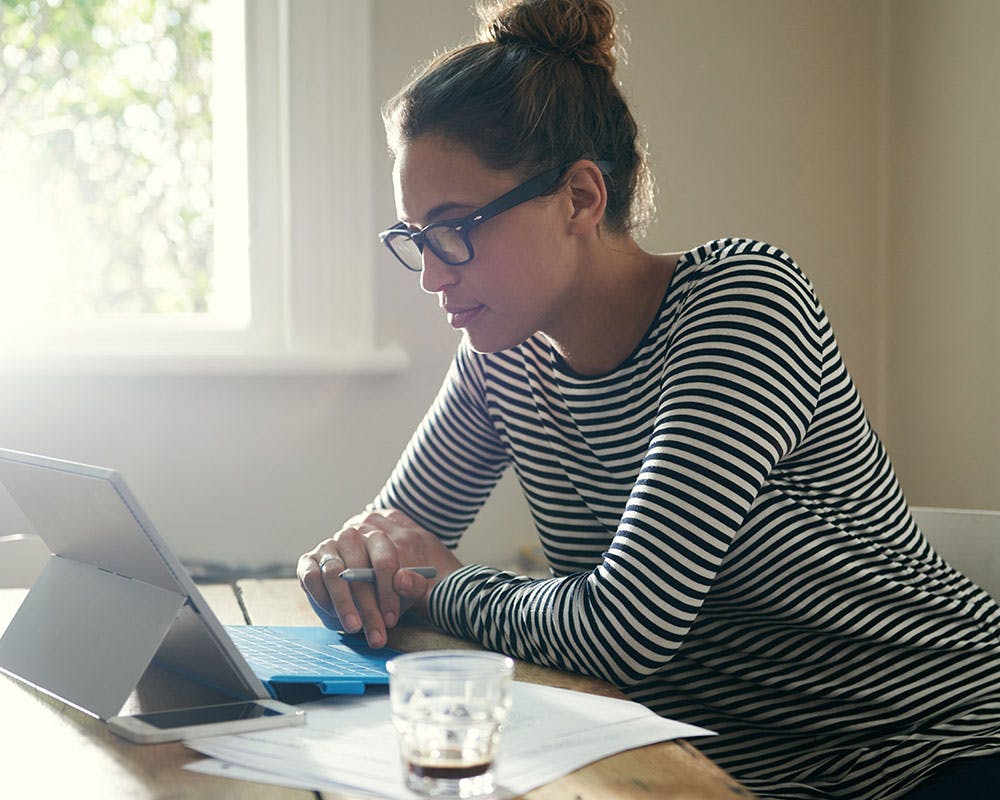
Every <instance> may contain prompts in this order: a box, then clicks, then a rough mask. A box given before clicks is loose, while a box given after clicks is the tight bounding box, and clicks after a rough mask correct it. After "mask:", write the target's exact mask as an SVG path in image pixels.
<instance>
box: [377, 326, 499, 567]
mask: <svg viewBox="0 0 1000 800" xmlns="http://www.w3.org/2000/svg"><path fill="white" fill-rule="evenodd" d="M507 463H508V455H507V452H506V450H505V448H504V447H503V444H502V443H501V441H500V439H499V437H498V435H497V432H496V430H495V429H494V427H493V425H492V423H491V421H490V418H489V414H488V412H487V406H486V401H485V399H484V396H483V393H482V374H481V370H480V366H479V364H478V363H477V359H476V356H475V354H474V353H473V352H472V351H471V350H469V349H468V348H467V346H466V345H465V344H464V342H463V344H462V345H461V346H460V347H459V349H458V352H457V353H456V355H455V358H454V359H453V360H452V363H451V367H450V368H449V370H448V373H447V375H446V376H445V379H444V382H443V383H442V385H441V389H440V390H439V391H438V395H437V397H436V398H435V400H434V402H433V403H432V404H431V407H430V408H429V409H428V411H427V413H426V414H425V415H424V418H423V420H422V421H421V423H420V425H419V426H418V427H417V430H416V431H415V432H414V434H413V436H412V437H411V438H410V441H409V443H408V444H407V446H406V449H405V450H404V451H403V454H402V456H401V457H400V459H399V461H398V462H397V464H396V467H395V469H394V470H393V472H392V474H391V475H390V476H389V480H388V481H387V482H386V484H385V486H383V487H382V489H381V491H380V492H379V493H378V495H377V496H376V497H375V499H374V500H373V501H372V503H371V504H369V509H378V508H396V509H399V510H400V511H402V512H403V513H405V514H407V515H408V516H409V517H411V518H412V519H413V520H414V521H415V522H417V523H418V524H420V525H421V526H422V527H424V528H426V529H427V530H429V531H431V532H433V533H434V534H436V535H437V536H438V537H439V538H440V539H441V540H442V542H443V543H444V544H445V545H446V546H448V547H452V548H453V547H455V546H456V545H457V544H458V541H459V539H460V538H461V536H462V534H463V533H464V532H465V530H466V529H467V528H468V527H469V525H471V524H472V522H473V520H474V519H475V517H476V514H477V513H478V512H479V509H480V508H481V507H482V505H483V503H485V502H486V499H487V498H488V497H489V495H490V493H491V492H492V491H493V488H494V487H495V486H496V484H497V481H499V480H500V476H501V475H502V474H503V472H504V470H505V469H506V467H507Z"/></svg>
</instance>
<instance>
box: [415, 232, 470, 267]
mask: <svg viewBox="0 0 1000 800" xmlns="http://www.w3.org/2000/svg"><path fill="white" fill-rule="evenodd" d="M424 240H425V241H426V242H427V246H428V247H430V248H431V250H433V251H434V255H436V256H437V257H438V258H440V259H441V260H442V261H444V262H445V263H446V264H464V263H465V262H466V261H468V260H469V259H471V258H472V253H471V252H469V244H468V242H467V241H466V239H465V237H464V236H462V234H461V233H459V232H458V231H457V230H455V229H454V228H453V227H452V226H451V225H441V226H440V227H430V228H428V229H427V230H426V231H425V232H424Z"/></svg>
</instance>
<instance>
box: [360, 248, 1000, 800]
mask: <svg viewBox="0 0 1000 800" xmlns="http://www.w3.org/2000/svg"><path fill="white" fill-rule="evenodd" d="M509 466H512V467H513V469H514V470H515V471H516V474H517V477H518V479H519V481H520V484H521V487H522V489H523V491H524V493H525V496H526V498H527V501H528V504H529V507H530V509H531V512H532V515H533V518H534V521H535V524H536V526H537V529H538V534H539V537H540V540H541V544H542V547H543V549H544V552H545V554H546V556H547V558H548V561H549V564H550V566H551V570H552V577H551V578H549V579H544V580H538V579H529V578H526V577H519V576H517V575H514V574H510V573H508V572H504V571H501V570H497V569H494V568H491V567H487V566H484V565H474V564H473V565H466V566H465V567H463V568H462V569H460V570H459V571H457V572H455V573H454V574H452V575H450V576H449V577H448V578H446V579H445V580H443V581H441V582H440V583H439V584H438V585H437V587H436V588H435V590H434V591H433V592H432V595H431V598H430V613H431V618H432V621H433V622H434V623H435V624H437V625H438V626H440V627H441V628H443V629H444V630H447V631H449V632H451V633H454V634H456V635H459V636H462V637H467V638H470V639H473V640H476V641H479V642H481V643H482V644H483V645H485V646H486V647H489V648H491V649H495V650H499V651H503V652H506V653H509V654H511V655H513V656H515V657H518V658H522V659H527V660H529V661H533V662H537V663H540V664H545V665H549V666H554V667H558V668H561V669H567V670H574V671H579V672H584V673H589V674H591V675H596V676H599V677H602V678H605V679H607V680H608V681H611V682H612V683H614V684H616V685H617V686H619V687H621V688H622V689H623V690H624V691H625V692H626V693H627V694H628V695H629V696H630V697H632V698H633V699H635V700H638V701H641V702H643V703H645V704H646V705H648V706H650V707H651V708H653V709H655V710H656V711H658V712H659V713H661V714H664V715H667V716H670V717H676V718H679V719H682V720H685V721H688V722H693V723H696V724H699V725H703V726H705V727H708V728H711V729H713V730H716V731H718V732H719V734H720V735H719V736H718V737H715V738H713V739H705V740H701V741H700V742H699V743H698V744H699V746H700V747H701V748H702V749H703V750H704V751H705V752H707V753H708V754H709V755H710V756H712V757H713V758H714V759H716V760H717V761H718V762H719V763H720V764H721V765H722V766H724V767H725V768H726V769H728V770H729V771H730V772H731V773H732V774H734V775H735V776H736V777H737V778H739V779H740V780H742V781H743V782H744V783H745V784H746V785H747V786H748V787H749V788H751V789H753V790H754V791H756V792H758V793H759V794H760V795H761V796H762V797H769V798H770V797H774V798H827V797H837V798H850V800H862V799H863V798H871V799H873V800H874V798H893V797H898V796H899V795H900V794H902V793H903V792H904V791H905V790H906V789H908V788H910V787H912V786H913V785H914V784H915V783H916V782H917V781H918V780H919V779H920V778H922V777H924V776H925V775H926V774H927V773H928V772H929V771H930V770H931V769H932V768H934V767H935V766H937V765H939V764H941V763H943V762H945V761H947V760H949V759H951V758H954V757H958V756H965V755H976V754H985V753H991V752H998V751H1000V608H998V606H997V604H996V603H995V602H994V601H993V600H992V598H990V597H989V596H988V595H987V594H986V593H985V592H984V591H982V590H980V589H979V588H978V587H976V586H974V585H973V584H972V583H970V582H969V581H967V580H966V579H965V578H964V577H962V576H961V575H960V574H959V573H957V572H956V571H955V570H953V569H952V568H951V567H950V566H949V565H947V564H946V563H945V562H944V561H942V559H941V558H940V557H939V556H938V555H937V554H936V553H935V552H934V551H933V549H932V548H931V546H930V545H929V544H928V542H927V540H926V539H925V538H924V537H923V535H922V534H921V533H920V531H919V530H918V528H917V527H916V525H915V524H914V521H913V519H912V518H911V516H910V513H909V511H908V509H907V505H906V501H905V499H904V496H903V493H902V491H901V489H900V486H899V484H898V483H897V480H896V477H895V475H894V473H893V469H892V466H891V464H890V461H889V458H888V457H887V455H886V452H885V450H884V449H883V447H882V444H881V442H880V441H879V439H878V437H877V436H876V434H875V432H874V431H873V430H872V428H871V426H870V424H869V421H868V419H867V418H866V414H865V411H864V407H863V405H862V403H861V400H860V398H859V396H858V394H857V391H856V389H855V386H854V383H853V381H852V380H851V377H850V375H849V374H848V371H847V369H846V368H845V366H844V363H843V361H842V360H841V355H840V352H839V350H838V347H837V343H836V340H835V338H834V334H833V332H832V330H831V327H830V323H829V321H828V319H827V316H826V314H825V312H824V310H823V308H822V306H821V305H820V303H819V301H818V300H817V298H816V295H815V292H814V290H813V287H812V285H811V284H810V282H809V281H808V279H807V278H806V277H805V276H804V275H803V274H802V272H801V271H800V270H799V269H798V267H797V266H796V265H795V264H794V262H793V261H792V260H791V259H790V258H789V257H788V256H787V255H785V254H784V253H783V252H781V251H780V250H778V249H776V248H774V247H772V246H769V245H766V244H762V243H759V242H754V241H750V240H733V239H727V240H720V241H715V242H710V243H708V244H706V245H703V246H702V247H699V248H697V249H695V250H692V251H691V252H689V253H686V254H685V255H684V256H683V257H682V258H681V259H680V261H679V263H678V264H677V267H676V269H675V271H674V275H673V277H672V279H671V282H670V286H669V288H668V290H667V292H666V295H665V297H664V300H663V303H662V305H661V307H660V310H659V313H658V315H657V317H656V318H655V320H654V321H653V324H652V325H651V327H650V329H649V331H648V332H647V334H646V336H645V337H644V338H643V340H642V342H641V343H640V344H639V345H638V347H637V348H636V350H635V351H634V352H633V354H632V355H631V356H630V357H629V358H628V359H627V360H626V361H625V362H624V363H622V364H621V365H620V366H619V367H618V368H616V369H615V370H613V371H612V372H610V373H609V374H606V375H601V376H598V377H581V376H579V375H577V374H575V373H574V372H573V371H572V370H571V369H570V368H569V366H568V365H567V364H566V363H565V362H563V361H562V359H561V358H560V357H559V355H558V354H557V353H556V352H555V351H554V350H553V348H552V347H551V346H550V345H549V344H548V342H547V341H546V340H545V339H544V338H543V337H541V336H536V337H533V338H531V339H529V340H528V341H526V342H524V343H523V344H521V345H520V346H518V347H515V348H513V349H510V350H505V351H502V352H497V353H493V354H477V353H475V352H473V351H472V350H471V349H470V348H468V347H467V346H466V345H465V344H464V343H463V345H461V346H460V347H459V351H458V353H457V355H456V358H455V360H454V362H453V364H452V367H451V369H450V371H449V373H448V375H447V377H446V379H445V382H444V385H443V386H442V388H441V391H440V393H439V395H438V397H437V399H436V400H435V402H434V404H433V406H432V407H431V409H430V410H429V412H428V414H427V416H426V417H425V419H424V421H423V423H422V424H421V425H420V427H419V428H418V430H417V431H416V433H415V434H414V436H413V438H412V440H411V442H410V444H409V445H408V447H407V449H406V451H405V453H404V454H403V456H402V458H401V459H400V461H399V464H398V465H397V467H396V469H395V471H394V472H393V474H392V476H391V477H390V479H389V481H388V482H387V484H386V486H385V487H384V488H383V489H382V491H381V492H380V493H379V495H378V497H377V498H376V499H375V502H374V505H375V506H376V507H394V508H399V509H401V510H402V511H404V512H406V513H407V514H409V515H410V516H411V517H413V518H414V519H415V520H416V521H418V522H419V523H421V524H422V525H424V526H426V527H427V528H428V529H429V530H431V531H434V532H435V533H436V534H437V535H438V536H439V537H441V539H442V540H443V541H444V542H445V543H446V544H448V545H454V544H455V543H456V542H457V541H458V538H459V537H460V536H461V534H462V533H463V531H464V530H465V529H466V528H467V527H468V526H469V524H470V523H471V521H472V520H473V519H474V517H475V515H476V512H477V511H478V509H479V508H480V507H481V505H482V504H483V502H484V501H485V500H486V498H487V497H488V495H489V493H490V491H491V490H492V488H493V487H494V485H495V484H496V482H497V480H498V479H499V477H500V475H501V474H502V473H503V471H504V470H505V469H506V468H507V467H509Z"/></svg>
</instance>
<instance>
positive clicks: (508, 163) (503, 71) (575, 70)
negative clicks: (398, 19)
mask: <svg viewBox="0 0 1000 800" xmlns="http://www.w3.org/2000/svg"><path fill="white" fill-rule="evenodd" d="M478 12H479V17H480V20H481V26H480V30H479V36H478V40H477V41H475V42H473V43H471V44H467V45H464V46H460V47H457V48H455V49H453V50H450V51H448V52H446V53H443V54H441V55H439V56H437V57H435V58H434V59H433V60H431V61H430V63H428V64H427V65H426V66H425V67H424V68H423V70H422V71H420V72H419V73H418V74H417V75H416V77H414V78H413V79H412V80H411V81H410V82H409V83H408V84H407V85H406V86H404V87H403V88H402V89H401V90H400V91H399V93H397V94H396V96H395V97H393V98H392V99H391V100H389V101H388V102H387V103H386V105H385V107H384V108H383V110H382V117H383V121H384V122H385V128H386V136H387V140H388V144H389V149H390V151H391V152H393V153H397V152H398V151H399V150H400V149H401V148H402V147H404V146H405V145H406V144H408V143H410V142H413V141H415V140H416V139H417V138H419V137H420V136H423V135H425V134H428V133H432V134H437V135H441V136H444V137H445V138H449V139H453V140H454V141H456V142H459V143H461V144H463V145H465V146H466V147H468V148H469V149H471V150H472V151H473V152H474V153H475V154H476V155H477V156H478V157H479V158H481V159H482V160H483V161H484V162H485V163H486V164H488V165H489V166H491V167H492V168H494V169H498V170H515V171H518V172H520V173H522V174H523V175H524V176H527V175H528V174H529V173H533V172H542V171H544V170H546V169H550V168H552V167H555V166H558V165H560V164H564V163H567V162H573V161H576V160H577V159H580V158H589V159H592V160H594V161H597V160H603V161H607V162H610V163H611V164H612V167H611V169H610V170H609V173H610V174H609V175H608V176H606V177H605V182H606V184H607V187H608V205H607V210H606V212H605V221H606V223H607V225H608V227H609V228H610V229H612V230H617V231H639V232H641V231H642V229H643V227H644V226H645V224H646V222H648V220H649V217H650V215H651V214H652V209H653V202H652V180H651V178H650V175H649V171H648V169H647V167H646V159H645V150H644V148H643V147H642V145H641V143H640V141H639V129H638V126H637V125H636V122H635V119H634V118H633V116H632V113H631V111H629V108H628V105H627V104H626V102H625V99H624V97H623V95H622V92H621V90H620V88H619V86H618V84H617V82H616V81H615V78H614V74H615V68H616V66H617V63H618V53H619V51H620V45H619V43H618V42H617V39H616V36H615V12H614V9H613V8H612V6H611V4H610V3H609V2H607V0H520V2H511V1H510V0H506V2H494V3H491V4H490V5H489V6H486V5H484V4H482V3H480V5H479V8H478Z"/></svg>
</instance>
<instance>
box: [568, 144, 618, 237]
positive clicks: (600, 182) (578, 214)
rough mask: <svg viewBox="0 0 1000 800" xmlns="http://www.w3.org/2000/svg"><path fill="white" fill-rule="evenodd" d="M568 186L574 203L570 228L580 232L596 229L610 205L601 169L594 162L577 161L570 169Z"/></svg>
mask: <svg viewBox="0 0 1000 800" xmlns="http://www.w3.org/2000/svg"><path fill="white" fill-rule="evenodd" d="M566 185H567V187H568V188H569V192H570V198H571V200H572V203H573V212H572V214H573V215H572V217H571V218H570V219H569V224H570V226H571V227H572V228H573V229H574V230H577V231H579V232H585V231H587V230H589V229H593V228H596V227H597V226H598V225H599V224H600V222H601V220H602V219H604V211H605V209H606V208H607V205H608V189H607V187H606V186H605V185H604V176H603V175H602V174H601V170H600V168H599V167H598V166H597V164H595V163H594V162H593V161H589V160H582V161H577V162H576V163H575V164H574V165H573V166H572V167H570V168H569V172H568V173H567V180H566Z"/></svg>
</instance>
